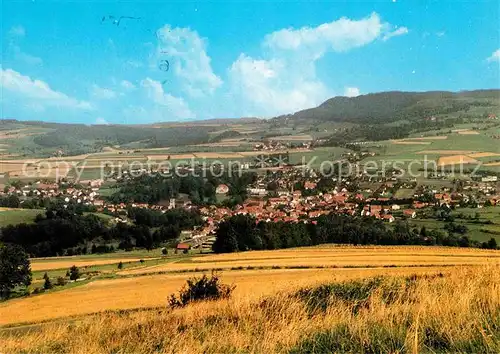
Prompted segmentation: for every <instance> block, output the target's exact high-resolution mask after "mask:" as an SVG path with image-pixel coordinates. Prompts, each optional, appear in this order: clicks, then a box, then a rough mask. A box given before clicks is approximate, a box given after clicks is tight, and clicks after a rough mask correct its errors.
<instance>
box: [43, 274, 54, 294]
mask: <svg viewBox="0 0 500 354" xmlns="http://www.w3.org/2000/svg"><path fill="white" fill-rule="evenodd" d="M45 274H47V273H45ZM43 288H44V289H45V290H49V289H52V288H53V285H52V282H51V281H50V278H49V277H47V278H45V282H44V283H43Z"/></svg>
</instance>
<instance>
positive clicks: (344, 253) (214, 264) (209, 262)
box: [120, 246, 500, 275]
mask: <svg viewBox="0 0 500 354" xmlns="http://www.w3.org/2000/svg"><path fill="white" fill-rule="evenodd" d="M490 263H496V264H499V263H500V252H495V251H490V252H487V251H483V250H472V249H456V248H446V247H385V248H383V247H353V246H350V247H328V246H322V247H307V248H297V249H287V250H276V251H251V252H243V253H231V254H221V255H210V256H205V257H199V258H194V259H193V260H192V261H191V262H185V261H180V262H172V263H166V264H161V265H154V266H150V267H146V268H140V269H135V270H127V271H123V272H120V274H122V275H131V274H134V275H137V274H148V273H156V272H166V271H186V270H196V269H214V268H222V269H228V268H235V267H247V266H254V267H273V266H277V267H300V266H304V267H322V266H326V267H352V266H357V267H361V266H372V267H373V266H393V265H395V266H416V265H427V266H428V265H443V266H448V265H457V264H458V265H464V264H471V265H472V264H476V265H477V264H490Z"/></svg>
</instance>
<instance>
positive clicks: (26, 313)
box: [0, 267, 446, 325]
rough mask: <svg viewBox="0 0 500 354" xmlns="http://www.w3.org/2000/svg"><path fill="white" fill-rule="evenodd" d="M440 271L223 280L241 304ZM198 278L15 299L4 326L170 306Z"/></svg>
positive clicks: (112, 282) (303, 272)
mask: <svg viewBox="0 0 500 354" xmlns="http://www.w3.org/2000/svg"><path fill="white" fill-rule="evenodd" d="M440 271H444V272H446V270H443V269H440V268H438V267H436V268H388V269H334V270H331V269H286V270H283V269H278V270H249V271H230V272H229V271H228V272H225V273H222V279H223V281H224V282H225V283H229V284H235V285H236V290H235V293H234V297H235V298H236V300H241V299H245V300H246V299H258V298H259V297H261V296H263V295H270V294H273V293H276V292H278V291H280V290H285V289H286V290H292V289H294V288H298V287H304V286H311V285H315V284H318V283H321V282H329V281H331V282H333V281H340V280H345V279H359V278H365V277H369V276H375V275H409V274H428V273H437V272H440ZM193 275H194V274H192V273H191V274H168V275H155V276H143V277H134V278H122V279H109V280H98V281H94V282H91V283H89V284H86V285H82V286H79V287H75V288H71V289H67V290H62V291H57V292H53V293H48V294H42V295H38V296H32V297H29V298H25V299H13V300H11V301H8V302H5V303H2V304H0V312H1V313H2V316H1V317H0V325H6V324H12V323H20V322H34V321H41V320H47V319H54V318H58V317H67V316H73V315H82V314H88V313H93V312H98V311H105V310H110V309H130V308H141V307H152V306H165V305H166V304H167V298H168V296H169V295H170V294H171V293H174V292H176V291H178V290H179V289H180V288H181V287H182V286H183V285H184V283H185V281H186V279H188V278H190V277H192V276H193ZM198 275H199V274H198ZM75 304H77V305H76V306H75Z"/></svg>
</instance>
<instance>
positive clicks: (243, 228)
mask: <svg viewBox="0 0 500 354" xmlns="http://www.w3.org/2000/svg"><path fill="white" fill-rule="evenodd" d="M314 221H315V222H314V223H313V222H309V223H301V222H299V223H287V222H277V223H274V222H264V221H261V222H257V220H256V219H255V218H253V217H252V216H248V215H236V216H233V217H231V218H229V219H227V220H225V221H224V222H222V223H221V224H220V225H219V227H218V229H217V235H216V236H217V237H216V241H215V242H214V244H213V247H212V249H213V251H214V252H216V253H227V252H237V251H248V250H264V249H266V250H272V249H281V248H290V247H300V246H312V245H319V244H325V243H335V244H354V245H358V244H359V245H367V244H370V245H443V246H461V247H470V246H475V247H484V248H494V249H495V248H497V245H496V240H495V239H494V238H492V239H491V240H490V241H489V242H485V243H482V244H481V243H479V242H477V241H473V240H470V239H469V238H468V237H467V236H464V235H456V234H455V233H454V232H455V231H457V232H459V233H461V232H462V231H463V230H455V229H454V228H452V227H450V228H449V229H448V233H443V232H441V231H438V230H431V231H427V230H426V229H425V227H423V228H421V229H417V228H413V229H412V228H411V226H410V225H409V224H408V223H407V222H403V221H398V222H396V223H395V224H394V226H393V227H392V229H388V228H387V227H386V224H385V223H384V222H383V221H381V220H377V219H374V218H363V217H352V216H348V215H339V214H330V215H323V216H320V217H319V218H317V219H315V220H314Z"/></svg>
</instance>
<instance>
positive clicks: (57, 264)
mask: <svg viewBox="0 0 500 354" xmlns="http://www.w3.org/2000/svg"><path fill="white" fill-rule="evenodd" d="M53 258H54V259H51V258H35V259H32V260H31V270H32V271H41V270H52V269H69V268H70V267H71V266H73V265H75V266H77V267H88V266H99V265H106V264H117V263H119V262H124V263H125V262H138V261H139V260H141V259H143V258H126V257H123V258H109V259H106V258H104V259H103V258H100V259H91V258H90V259H81V258H77V259H72V258H71V257H61V258H56V257H53ZM144 259H146V260H151V259H158V258H144Z"/></svg>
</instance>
